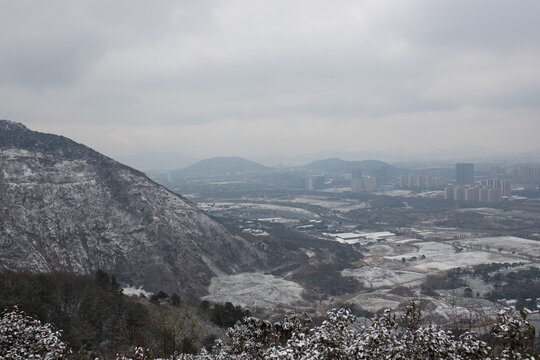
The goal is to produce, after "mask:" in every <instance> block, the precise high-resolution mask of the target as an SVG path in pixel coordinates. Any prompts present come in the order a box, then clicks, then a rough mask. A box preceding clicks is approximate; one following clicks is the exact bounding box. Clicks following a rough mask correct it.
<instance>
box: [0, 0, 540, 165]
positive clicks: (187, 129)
mask: <svg viewBox="0 0 540 360" xmlns="http://www.w3.org/2000/svg"><path fill="white" fill-rule="evenodd" d="M539 16H540V1H536V0H529V1H527V0H523V1H510V0H508V1H497V0H486V1H475V0H466V1H465V0H463V1H461V0H449V1H436V0H426V1H414V0H411V1H405V0H403V1H401V0H393V1H386V0H374V1H360V0H354V1H346V0H339V1H328V0H327V1H317V0H309V1H295V0H287V1H281V0H267V1H257V0H246V1H234V0H227V1H178V0H175V1H162V0H160V1H138V0H126V1H117V0H114V1H112V0H107V1H95V0H92V1H74V0H66V1H51V0H48V1H15V0H13V1H4V0H0V118H7V119H11V120H15V121H20V122H22V123H24V124H26V125H27V126H28V127H30V128H32V129H34V130H39V131H45V132H51V133H56V134H62V135H65V136H68V137H70V138H72V139H74V140H76V141H79V142H83V143H85V144H86V145H89V146H91V147H93V148H95V149H96V150H99V151H101V152H103V153H105V154H107V155H109V156H113V157H115V156H121V155H126V154H132V153H139V152H143V151H152V152H154V151H155V152H164V151H167V152H179V153H183V154H185V155H187V156H191V157H195V158H204V157H212V156H222V155H240V156H246V157H248V158H249V157H250V156H255V155H263V154H270V153H284V154H290V155H296V154H302V153H310V152H318V151H323V150H336V151H338V150H339V151H387V150H392V151H403V153H406V152H407V151H413V152H426V151H431V150H437V149H452V148H456V147H463V148H467V149H470V148H481V149H483V150H484V151H488V152H497V153H499V152H505V151H509V152H513V151H529V150H533V149H538V148H540V21H539ZM449 151H450V150H449Z"/></svg>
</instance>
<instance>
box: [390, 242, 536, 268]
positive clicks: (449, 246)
mask: <svg viewBox="0 0 540 360" xmlns="http://www.w3.org/2000/svg"><path fill="white" fill-rule="evenodd" d="M515 239H518V238H515ZM478 240H482V241H478ZM520 240H524V239H520ZM498 241H499V242H504V241H503V240H501V239H500V238H486V239H467V240H459V241H452V242H434V241H423V242H416V243H411V242H408V245H413V246H414V247H415V249H414V250H412V251H409V252H406V253H402V254H399V255H394V256H385V257H386V258H387V259H391V260H401V259H402V258H405V259H407V260H409V259H410V258H412V257H416V258H417V259H419V260H416V261H415V262H414V263H413V264H414V265H413V266H412V267H411V268H410V269H411V270H419V271H430V270H438V271H445V270H450V269H453V268H456V267H469V266H475V265H480V264H489V263H506V262H508V263H516V262H529V261H528V260H527V259H525V258H524V257H523V255H518V254H517V253H516V254H511V253H506V252H498V251H497V250H496V249H497V248H498V246H496V245H493V244H496V243H498ZM530 241H531V240H526V241H525V243H524V242H519V243H520V244H522V246H525V247H522V248H521V250H522V251H526V249H529V250H530V251H533V252H535V251H536V249H535V248H534V246H533V245H536V244H532V243H530ZM506 243H507V246H508V240H507V241H506ZM516 243H518V242H516ZM454 244H455V245H457V246H460V247H465V246H466V245H469V246H468V247H465V248H464V250H462V251H461V252H456V251H455V250H454ZM486 244H491V247H490V249H491V250H493V251H488V250H487V248H486V247H485V245H486ZM538 244H539V245H540V243H538ZM472 245H475V246H479V245H482V247H478V248H476V247H473V246H472ZM422 255H424V256H425V257H426V258H425V259H424V260H420V258H421V256H422Z"/></svg>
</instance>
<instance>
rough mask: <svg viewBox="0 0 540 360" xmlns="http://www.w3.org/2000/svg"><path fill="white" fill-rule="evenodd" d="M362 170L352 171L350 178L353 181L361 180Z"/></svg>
mask: <svg viewBox="0 0 540 360" xmlns="http://www.w3.org/2000/svg"><path fill="white" fill-rule="evenodd" d="M362 175H363V174H362V169H353V171H352V178H353V179H361V178H362Z"/></svg>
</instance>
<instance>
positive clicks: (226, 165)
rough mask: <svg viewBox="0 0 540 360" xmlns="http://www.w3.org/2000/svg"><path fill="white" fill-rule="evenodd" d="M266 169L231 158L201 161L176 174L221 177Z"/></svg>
mask: <svg viewBox="0 0 540 360" xmlns="http://www.w3.org/2000/svg"><path fill="white" fill-rule="evenodd" d="M268 169H270V168H268V167H266V166H264V165H261V164H259V163H256V162H254V161H250V160H246V159H244V158H241V157H236V156H232V157H215V158H211V159H205V160H201V161H199V162H197V163H195V164H193V165H190V166H188V167H185V168H183V169H180V170H178V171H177V172H178V173H181V174H206V175H222V174H227V173H240V172H246V171H264V170H268Z"/></svg>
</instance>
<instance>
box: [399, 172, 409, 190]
mask: <svg viewBox="0 0 540 360" xmlns="http://www.w3.org/2000/svg"><path fill="white" fill-rule="evenodd" d="M407 186H409V177H408V176H407V175H400V176H399V187H402V188H404V187H407Z"/></svg>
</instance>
